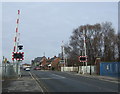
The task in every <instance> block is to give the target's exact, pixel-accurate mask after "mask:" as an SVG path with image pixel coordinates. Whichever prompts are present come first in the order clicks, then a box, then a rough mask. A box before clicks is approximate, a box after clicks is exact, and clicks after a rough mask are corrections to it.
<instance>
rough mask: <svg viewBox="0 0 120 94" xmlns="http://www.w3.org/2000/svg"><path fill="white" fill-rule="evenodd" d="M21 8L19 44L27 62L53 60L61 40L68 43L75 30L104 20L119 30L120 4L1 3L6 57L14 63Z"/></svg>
mask: <svg viewBox="0 0 120 94" xmlns="http://www.w3.org/2000/svg"><path fill="white" fill-rule="evenodd" d="M18 9H20V11H21V14H20V24H19V32H20V35H21V36H20V42H21V43H22V44H23V45H24V49H23V51H24V52H25V60H24V61H25V62H28V61H30V60H32V59H33V58H35V57H38V56H43V53H44V52H45V55H46V57H53V56H54V55H58V53H60V52H61V44H62V40H64V43H66V42H68V41H69V37H70V35H71V34H72V31H73V29H74V28H77V27H78V26H80V25H85V24H95V23H101V22H105V21H110V22H112V23H113V27H114V28H115V30H117V27H118V26H117V25H118V3H117V2H108V3H106V2H101V3H100V2H85V3H84V2H76V3H73V2H66V3H65V2H63V3H62V2H61V3H60V2H46V3H42V2H37V3H30V2H29V3H25V2H23V3H20V2H19V3H13V2H11V3H3V4H2V31H3V32H2V33H3V34H2V42H3V43H2V44H3V46H2V47H3V48H2V51H3V55H4V56H5V57H7V58H8V59H9V60H10V61H11V57H12V51H13V46H14V36H15V28H16V18H17V10H18Z"/></svg>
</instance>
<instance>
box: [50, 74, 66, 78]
mask: <svg viewBox="0 0 120 94" xmlns="http://www.w3.org/2000/svg"><path fill="white" fill-rule="evenodd" d="M52 78H66V77H64V76H60V75H56V74H52Z"/></svg>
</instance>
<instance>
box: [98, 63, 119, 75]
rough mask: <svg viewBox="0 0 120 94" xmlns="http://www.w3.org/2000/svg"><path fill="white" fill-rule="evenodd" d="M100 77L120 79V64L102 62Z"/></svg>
mask: <svg viewBox="0 0 120 94" xmlns="http://www.w3.org/2000/svg"><path fill="white" fill-rule="evenodd" d="M100 75H102V76H111V77H120V62H101V63H100Z"/></svg>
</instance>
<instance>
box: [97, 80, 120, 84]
mask: <svg viewBox="0 0 120 94" xmlns="http://www.w3.org/2000/svg"><path fill="white" fill-rule="evenodd" d="M99 80H103V81H108V82H113V83H117V84H118V83H120V82H119V81H110V80H107V79H99Z"/></svg>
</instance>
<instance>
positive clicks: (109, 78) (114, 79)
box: [65, 72, 120, 84]
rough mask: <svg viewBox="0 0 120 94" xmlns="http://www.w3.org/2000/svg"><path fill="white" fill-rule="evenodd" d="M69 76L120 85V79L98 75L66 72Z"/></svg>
mask: <svg viewBox="0 0 120 94" xmlns="http://www.w3.org/2000/svg"><path fill="white" fill-rule="evenodd" d="M65 73H68V74H72V75H79V76H83V77H89V78H92V79H99V80H104V81H109V82H113V83H119V84H120V78H115V77H109V76H100V75H96V74H92V75H90V74H80V73H77V72H65Z"/></svg>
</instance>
